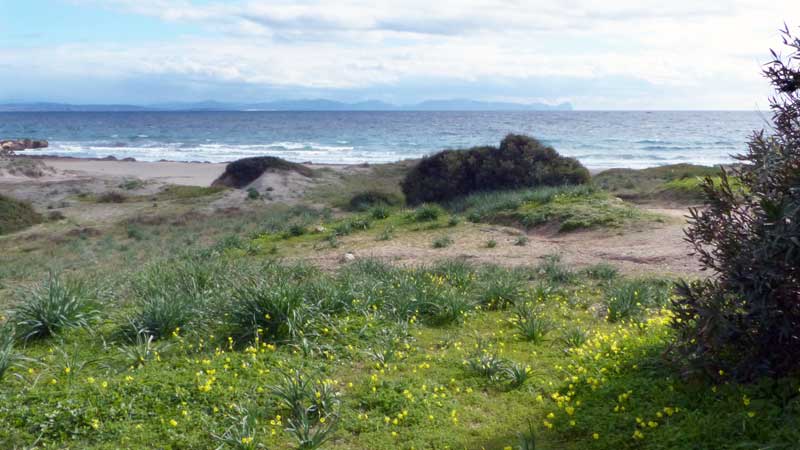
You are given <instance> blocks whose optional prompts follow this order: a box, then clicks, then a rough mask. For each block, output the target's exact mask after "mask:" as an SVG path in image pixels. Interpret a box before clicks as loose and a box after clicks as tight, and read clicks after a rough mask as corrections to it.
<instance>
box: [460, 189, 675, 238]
mask: <svg viewBox="0 0 800 450" xmlns="http://www.w3.org/2000/svg"><path fill="white" fill-rule="evenodd" d="M450 208H451V209H452V210H454V211H457V212H459V213H462V214H464V215H465V216H466V217H467V218H469V220H471V221H473V222H495V223H504V224H513V225H521V226H523V227H526V228H533V227H539V226H549V227H554V228H556V229H557V230H558V231H560V232H568V231H575V230H579V229H590V228H598V227H611V228H620V227H622V226H624V225H635V224H641V223H646V222H648V221H649V222H652V221H660V220H664V219H663V218H662V217H659V216H657V215H655V214H649V213H645V212H643V211H642V210H640V209H638V208H636V207H635V206H633V205H630V204H628V203H626V202H624V201H622V200H620V199H618V198H616V197H613V196H612V195H610V194H609V193H607V192H605V191H602V190H600V189H598V188H596V187H594V186H576V187H572V186H567V187H554V188H539V189H530V190H522V191H508V192H487V193H479V194H473V195H470V196H467V197H464V198H462V199H459V200H457V201H454V202H453V203H452V204H451V205H450Z"/></svg>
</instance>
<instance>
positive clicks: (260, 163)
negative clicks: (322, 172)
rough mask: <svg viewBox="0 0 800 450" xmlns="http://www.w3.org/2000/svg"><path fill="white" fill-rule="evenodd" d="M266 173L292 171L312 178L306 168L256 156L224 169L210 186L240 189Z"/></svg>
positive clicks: (269, 157) (233, 163)
mask: <svg viewBox="0 0 800 450" xmlns="http://www.w3.org/2000/svg"><path fill="white" fill-rule="evenodd" d="M267 171H293V172H297V173H299V174H300V175H303V176H305V177H312V176H313V175H314V172H313V171H312V170H311V169H309V168H308V167H306V166H304V165H302V164H297V163H293V162H289V161H286V160H285V159H281V158H276V157H274V156H256V157H252V158H244V159H240V160H237V161H234V162H232V163H229V164H228V165H227V166H226V167H225V172H224V173H223V174H222V175H220V176H219V178H217V179H216V180H214V182H213V183H212V184H211V186H227V187H232V188H236V189H241V188H243V187H245V186H247V185H248V184H250V183H252V182H253V181H255V180H257V179H258V178H259V177H260V176H261V175H263V174H264V172H267Z"/></svg>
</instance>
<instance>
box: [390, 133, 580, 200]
mask: <svg viewBox="0 0 800 450" xmlns="http://www.w3.org/2000/svg"><path fill="white" fill-rule="evenodd" d="M589 179H590V177H589V171H588V170H586V168H585V167H583V166H582V165H581V164H580V163H579V162H578V161H577V160H576V159H574V158H566V157H563V156H561V155H559V154H558V152H556V151H555V150H554V149H553V148H551V147H547V146H544V145H543V144H541V143H540V142H539V141H537V140H536V139H534V138H531V137H528V136H522V135H514V134H510V135H508V136H506V137H505V139H503V140H502V142H500V146H499V147H476V148H472V149H469V150H445V151H443V152H440V153H437V154H435V155H433V156H430V157H426V158H424V159H423V160H422V161H420V163H419V164H418V165H417V166H416V167H414V168H413V169H411V171H410V172H409V173H408V174H407V175H406V178H405V179H404V180H403V183H402V188H403V193H404V194H405V196H406V201H407V202H408V203H409V204H419V203H423V202H442V201H447V200H451V199H454V198H457V197H460V196H464V195H467V194H470V193H473V192H477V191H491V190H502V189H519V188H524V187H536V186H560V185H565V184H582V183H586V182H588V181H589Z"/></svg>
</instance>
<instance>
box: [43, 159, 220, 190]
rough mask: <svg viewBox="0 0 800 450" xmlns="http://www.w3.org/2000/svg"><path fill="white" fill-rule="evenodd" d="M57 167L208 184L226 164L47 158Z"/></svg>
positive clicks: (94, 173)
mask: <svg viewBox="0 0 800 450" xmlns="http://www.w3.org/2000/svg"><path fill="white" fill-rule="evenodd" d="M45 163H46V164H47V165H48V166H50V167H53V168H54V169H56V170H58V171H61V172H67V173H71V174H74V175H78V176H89V177H123V178H124V177H130V178H139V179H142V180H153V181H160V182H163V183H169V184H183V185H190V186H208V185H210V184H211V183H212V182H213V181H214V180H216V179H217V177H219V176H220V175H221V174H222V172H224V171H225V164H209V163H186V162H142V161H135V162H134V161H130V162H129V161H97V160H85V159H57V158H56V159H47V160H45Z"/></svg>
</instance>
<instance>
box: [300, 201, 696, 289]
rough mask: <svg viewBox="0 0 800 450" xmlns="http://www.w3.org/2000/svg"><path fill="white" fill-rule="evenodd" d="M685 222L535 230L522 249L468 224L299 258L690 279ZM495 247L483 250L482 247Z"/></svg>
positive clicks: (676, 213)
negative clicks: (546, 265) (554, 268)
mask: <svg viewBox="0 0 800 450" xmlns="http://www.w3.org/2000/svg"><path fill="white" fill-rule="evenodd" d="M654 211H657V212H659V213H661V214H665V215H668V216H671V217H674V218H682V217H683V215H684V214H685V210H684V209H669V208H659V209H657V210H654ZM684 226H685V223H683V222H681V221H677V220H676V221H674V222H673V221H670V223H663V224H662V223H655V224H652V225H649V226H646V227H642V228H640V229H636V230H624V232H623V231H622V230H616V231H614V230H612V231H607V230H596V231H583V232H573V233H566V234H554V233H549V232H543V231H533V232H531V233H529V234H527V236H528V239H529V241H528V243H527V245H524V246H518V245H514V243H515V241H516V239H517V236H518V235H519V233H520V231H519V230H517V229H514V228H510V227H503V226H493V225H485V224H466V226H465V227H459V228H458V229H457V231H456V230H454V231H451V230H449V229H441V230H436V231H431V232H415V233H403V234H401V235H398V236H397V237H396V238H394V239H392V240H390V241H376V240H375V238H374V235H370V236H369V237H367V236H361V237H359V236H352V237H348V238H345V239H344V240H343V242H342V244H341V246H340V247H339V248H338V249H323V250H319V251H317V252H315V254H312V255H309V256H304V257H303V259H306V260H310V261H313V262H316V263H319V264H321V265H323V266H328V267H334V266H337V265H339V264H341V262H340V259H341V256H342V255H343V254H344V253H345V252H352V253H354V254H355V255H356V256H357V257H358V258H378V259H382V260H386V261H391V262H393V263H396V264H401V265H421V264H427V263H430V262H433V261H436V260H439V259H447V258H463V259H466V260H470V261H473V262H476V263H493V264H500V265H505V266H531V265H536V264H539V263H540V262H541V261H542V258H543V257H544V256H547V255H559V256H560V257H561V260H562V262H563V263H564V264H565V265H567V266H568V267H570V268H573V269H579V268H582V267H586V266H590V265H594V264H599V263H607V264H611V265H613V266H615V267H617V268H618V269H619V270H621V271H622V272H625V273H628V274H634V275H636V274H644V273H647V274H652V275H664V276H686V275H688V276H693V275H697V274H699V266H698V264H697V260H696V258H694V257H693V256H691V255H690V250H691V249H690V248H689V246H688V244H687V243H686V242H685V241H684V240H683V236H684V235H683V228H684ZM445 234H447V235H449V236H451V237H452V238H453V241H454V243H453V244H452V245H451V246H450V247H447V248H443V249H435V248H433V247H432V245H431V242H432V240H433V239H434V238H435V237H437V236H441V235H445ZM489 240H494V241H495V242H497V246H496V247H495V248H487V246H486V242H488V241H489Z"/></svg>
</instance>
